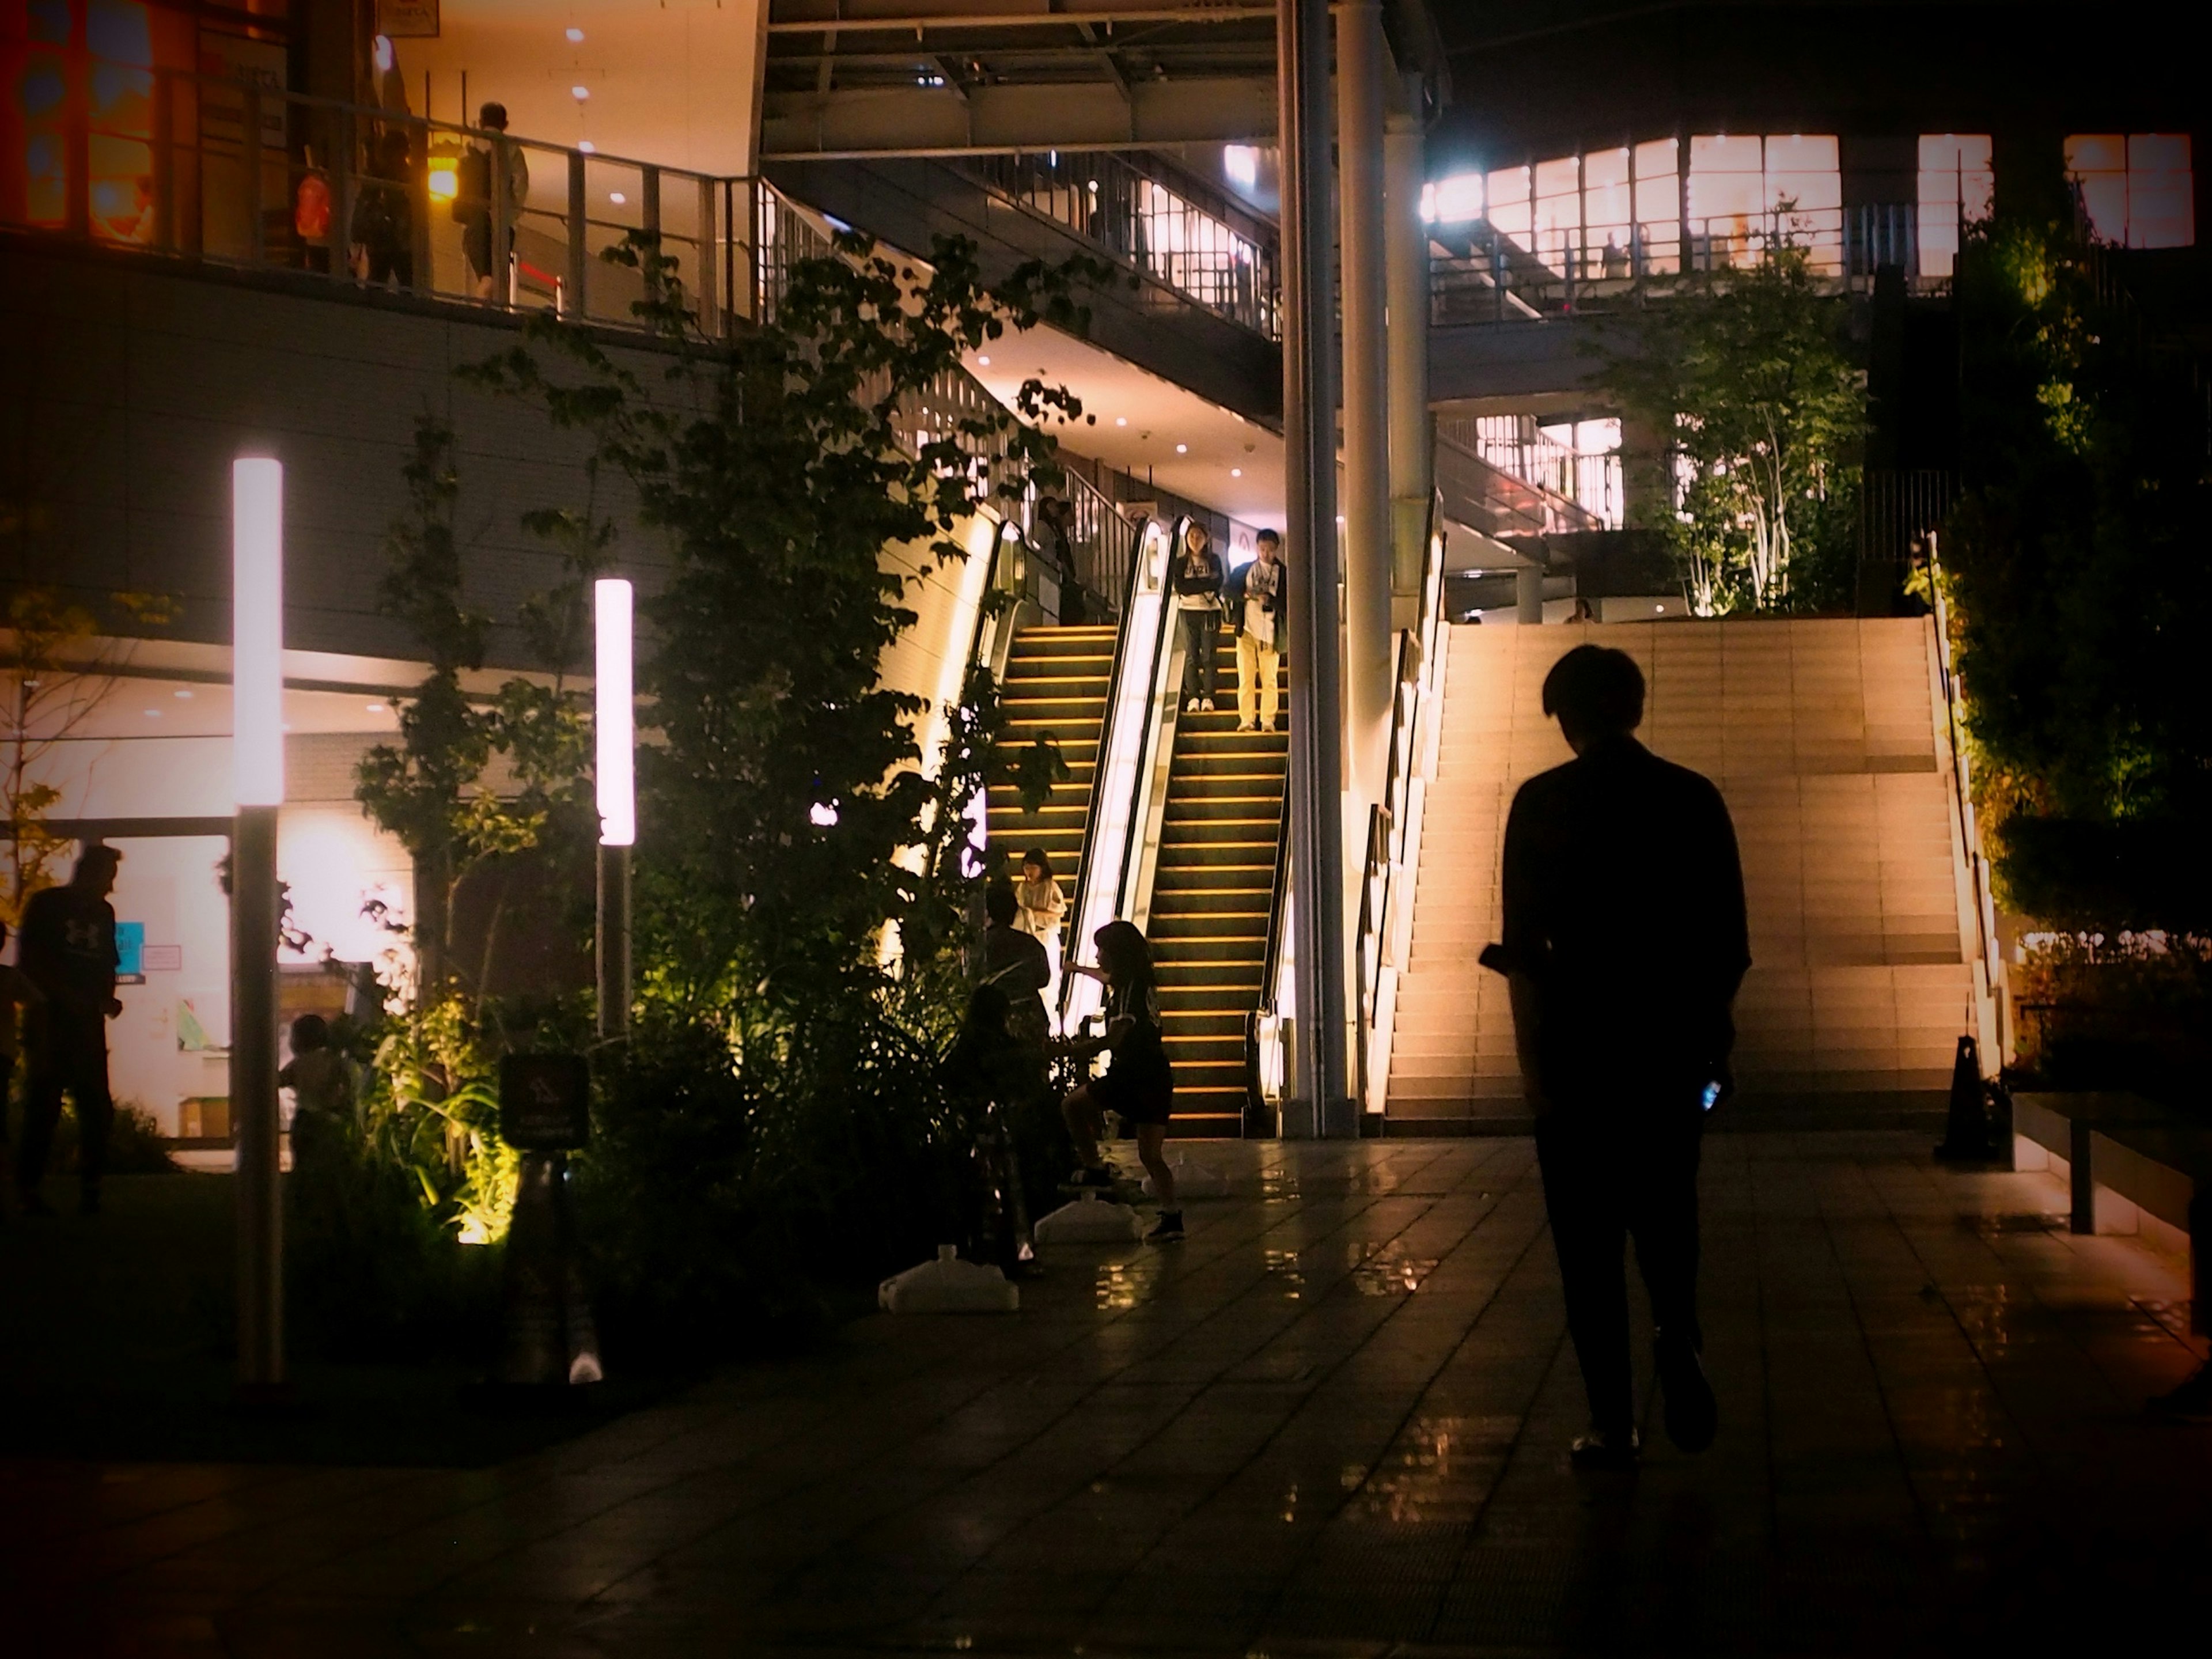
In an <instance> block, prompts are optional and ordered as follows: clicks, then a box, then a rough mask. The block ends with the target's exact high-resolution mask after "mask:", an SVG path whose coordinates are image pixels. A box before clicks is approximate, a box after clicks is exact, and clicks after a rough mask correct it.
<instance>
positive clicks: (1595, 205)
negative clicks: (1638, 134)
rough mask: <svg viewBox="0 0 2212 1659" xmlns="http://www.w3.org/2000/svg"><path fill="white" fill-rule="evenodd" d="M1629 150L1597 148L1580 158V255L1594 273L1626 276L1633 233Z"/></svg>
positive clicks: (1595, 274) (1592, 273) (1590, 272)
mask: <svg viewBox="0 0 2212 1659" xmlns="http://www.w3.org/2000/svg"><path fill="white" fill-rule="evenodd" d="M1631 217H1632V216H1631V214H1630V212H1629V203H1628V151H1627V150H1626V149H1625V148H1624V149H1596V150H1592V151H1591V152H1590V153H1589V155H1585V156H1583V257H1584V258H1586V259H1587V260H1588V261H1589V275H1591V276H1627V275H1628V274H1629V270H1628V245H1629V242H1630V240H1631V239H1632V225H1631V224H1630V219H1631Z"/></svg>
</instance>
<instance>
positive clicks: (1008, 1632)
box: [0, 1133, 2212, 1659]
mask: <svg viewBox="0 0 2212 1659" xmlns="http://www.w3.org/2000/svg"><path fill="white" fill-rule="evenodd" d="M1201 1155H1202V1156H1203V1157H1204V1158H1206V1159H1207V1160H1210V1161H1212V1163H1214V1164H1216V1165H1218V1167H1219V1168H1221V1169H1222V1170H1225V1172H1226V1173H1227V1175H1228V1177H1229V1182H1228V1184H1229V1192H1230V1195H1229V1196H1227V1197H1225V1198H1222V1199H1217V1200H1210V1201H1204V1202H1193V1203H1192V1204H1191V1205H1190V1207H1189V1210H1188V1218H1189V1225H1190V1237H1189V1239H1188V1243H1183V1244H1181V1245H1177V1246H1174V1247H1171V1248H1170V1249H1145V1248H1144V1247H1142V1246H1136V1245H1130V1246H1125V1247H1122V1248H1119V1249H1113V1248H1107V1247H1096V1248H1073V1247H1068V1248H1064V1249H1060V1250H1056V1251H1054V1252H1053V1253H1052V1254H1051V1255H1049V1256H1048V1276H1047V1277H1045V1278H1044V1279H1040V1280H1036V1281H1034V1282H1032V1283H1030V1284H1027V1285H1024V1286H1023V1290H1022V1303H1023V1305H1022V1309H1021V1311H1020V1312H1019V1313H1018V1314H1015V1315H1012V1316H1000V1317H992V1316H969V1317H935V1318H933V1317H928V1316H870V1317H867V1318H864V1319H861V1320H860V1321H858V1322H855V1323H854V1324H851V1325H849V1326H848V1327H846V1328H844V1330H843V1331H842V1332H841V1333H840V1334H838V1335H837V1336H836V1338H835V1339H834V1340H831V1341H829V1343H827V1344H826V1345H825V1346H823V1348H822V1349H821V1350H820V1351H818V1352H813V1353H811V1354H806V1355H803V1356H799V1357H794V1358H787V1359H786V1360H783V1361H781V1362H780V1363H766V1362H763V1363H756V1364H745V1365H741V1366H738V1367H736V1368H733V1369H732V1370H728V1371H726V1372H725V1373H723V1374H722V1375H721V1376H718V1377H717V1378H715V1379H714V1380H713V1381H711V1382H709V1383H705V1384H702V1386H700V1387H698V1388H696V1389H693V1390H691V1391H690V1392H689V1393H686V1394H684V1395H682V1396H680V1397H678V1398H676V1399H674V1400H672V1401H669V1402H668V1403H666V1404H664V1405H661V1406H659V1407H653V1408H651V1409H648V1410H645V1411H642V1412H640V1413H636V1414H635V1415H633V1416H630V1417H628V1418H625V1419H621V1420H619V1421H617V1422H615V1423H613V1424H611V1425H608V1426H606V1427H605V1428H602V1429H600V1430H599V1431H596V1432H593V1433H591V1434H587V1435H586V1436H584V1437H581V1438H580V1439H577V1440H574V1441H573V1442H571V1443H568V1444H565V1445H561V1446H557V1447H555V1448H553V1449H550V1450H546V1451H544V1452H540V1453H538V1454H535V1455H529V1456H526V1457H522V1458H520V1459H517V1460H515V1461H513V1462H507V1463H504V1464H502V1465H501V1466H499V1467H496V1468H483V1469H475V1470H456V1469H440V1468H297V1467H288V1466H286V1465H283V1464H281V1463H277V1464H261V1465H258V1466H239V1465H218V1464H207V1463H170V1464H159V1463H129V1464H125V1463H98V1462H59V1461H52V1460H51V1458H42V1459H40V1461H36V1462H28V1461H25V1462H0V1498H4V1501H0V1539H4V1541H5V1543H6V1553H5V1560H6V1562H7V1566H6V1569H5V1570H4V1577H0V1582H4V1583H7V1585H8V1586H9V1589H8V1595H9V1613H8V1617H9V1641H10V1644H11V1646H10V1649H9V1650H10V1651H11V1652H21V1653H24V1654H27V1655H28V1654H70V1655H73V1656H80V1659H92V1656H99V1655H106V1654H122V1653H149V1652H159V1653H162V1654H165V1655H179V1656H191V1655H201V1654H205V1655H210V1656H213V1655H217V1654H222V1655H239V1654H276V1653H303V1652H315V1653H343V1654H347V1655H357V1656H364V1659H366V1656H378V1655H384V1654H392V1655H399V1654H420V1653H424V1652H434V1653H437V1652H470V1653H478V1652H480V1653H486V1654H495V1653H496V1654H508V1653H547V1654H562V1655H575V1656H587V1655H616V1654H619V1655H623V1656H624V1659H640V1656H655V1655H664V1654H666V1655H674V1654H693V1653H700V1652H707V1651H726V1650H738V1649H742V1650H745V1651H749V1652H786V1651H790V1652H802V1651H803V1652H810V1653H828V1652H833V1651H834V1652H854V1651H866V1652H871V1653H904V1652H916V1651H933V1652H934V1651H945V1650H959V1651H963V1652H971V1653H975V1654H983V1655H990V1654H1005V1655H1010V1654H1015V1653H1040V1652H1059V1653H1066V1652H1070V1651H1090V1652H1094V1653H1096V1652H1122V1653H1128V1652H1144V1653H1168V1652H1172V1653H1176V1654H1188V1655H1213V1654H1218V1655H1224V1656H1227V1655H1246V1654H1250V1653H1254V1652H1261V1651H1266V1652H1277V1653H1280V1652H1285V1651H1294V1652H1297V1653H1304V1654H1312V1655H1318V1656H1331V1655H1342V1656H1352V1655H1355V1654H1373V1653H1377V1652H1380V1651H1383V1650H1385V1649H1386V1648H1388V1649H1389V1650H1390V1651H1393V1652H1407V1653H1424V1654H1443V1653H1459V1654H1474V1653H1482V1654H1497V1653H1505V1652H1512V1653H1517V1654H1549V1653H1562V1652H1576V1653H1645V1652H1661V1651H1664V1652H1674V1653H1692V1654H1701V1655H1703V1654H1736V1653H1745V1654H1749V1653H1792V1654H1802V1653H1852V1654H1865V1653H1897V1654H1931V1655H1932V1654H1955V1653H1962V1652H1989V1653H1996V1652H2018V1653H2023V1654H2026V1653H2049V1652H2054V1651H2062V1650H2066V1649H2068V1648H2069V1647H2073V1646H2076V1645H2081V1644H2086V1643H2087V1641H2088V1640H2089V1639H2090V1638H2096V1639H2097V1640H2099V1641H2100V1642H2101V1643H2104V1644H2109V1643H2110V1642H2111V1640H2112V1638H2113V1637H2115V1636H2116V1635H2123V1636H2124V1633H2125V1632H2128V1631H2129V1630H2130V1627H2131V1626H2132V1627H2134V1628H2136V1629H2148V1628H2149V1627H2150V1626H2151V1625H2152V1624H2153V1623H2154V1622H2157V1623H2159V1624H2160V1626H2162V1620H2160V1618H2159V1616H2158V1615H2156V1614H2155V1613H2154V1609H2155V1608H2156V1607H2161V1606H2163V1607H2169V1608H2178V1609H2181V1610H2182V1616H2183V1617H2184V1618H2186V1617H2187V1616H2188V1614H2187V1612H2186V1610H2187V1609H2188V1608H2190V1607H2194V1606H2197V1605H2199V1604H2200V1602H2201V1601H2202V1598H2203V1594H2204V1591H2205V1590H2206V1589H2207V1588H2208V1584H2212V1566H2208V1564H2207V1560H2206V1558H2205V1555H2204V1552H2203V1539H2204V1537H2205V1535H2206V1531H2207V1528H2208V1527H2212V1428H2203V1427H2196V1428H2191V1427H2177V1426H2171V1425H2159V1424H2155V1423H2153V1422H2150V1421H2148V1420H2146V1419H2145V1418H2144V1417H2143V1416H2142V1414H2141V1413H2140V1408H2141V1407H2142V1402H2143V1401H2144V1400H2145V1398H2146V1397H2147V1396H2148V1395H2152V1394H2154V1393H2156V1392H2160V1391H2162V1390H2164V1389H2168V1388H2170V1387H2172V1385H2173V1384H2174V1383H2177V1382H2178V1381H2179V1379H2180V1378H2181V1377H2182V1376H2185V1375H2186V1374H2187V1372H2188V1371H2189V1370H2191V1367H2192V1366H2193V1365H2194V1364H2196V1362H2197V1352H2195V1350H2194V1348H2193V1347H2192V1345H2191V1343H2190V1342H2189V1341H2188V1340H2185V1339H2184V1338H2183V1337H2182V1336H2180V1335H2179V1334H2177V1330H2178V1325H2177V1321H2178V1318H2179V1314H2178V1310H2177V1304H2178V1302H2179V1298H2180V1297H2182V1296H2183V1295H2184V1294H2185V1291H2184V1289H2183V1286H2182V1281H2181V1275H2180V1273H2179V1271H2178V1268H2177V1267H2176V1266H2175V1264H2173V1263H2172V1261H2170V1260H2169V1259H2167V1258H2164V1257H2160V1256H2159V1255H2154V1254H2153V1253H2152V1252H2150V1251H2148V1250H2146V1249H2144V1248H2143V1247H2142V1244H2141V1243H2137V1242H2136V1241H2132V1240H2124V1239H2118V1238H2109V1237H2087V1236H2080V1235H2073V1234H2069V1232H2068V1231H2066V1224H2065V1219H2064V1212H2065V1208H2066V1203H2067V1198H2066V1192H2065V1189H2064V1188H2063V1185H2062V1184H2061V1183H2060V1182H2057V1181H2056V1180H2054V1179H2052V1178H2051V1177H2050V1176H2047V1175H2008V1174H1975V1173H1966V1172H1960V1171H1953V1170H1946V1169H1944V1168H1942V1167H1941V1166H1938V1165H1936V1164H1932V1163H1931V1162H1930V1160H1929V1158H1928V1149H1927V1143H1926V1141H1925V1139H1921V1138H1917V1137H1912V1138H1908V1137H1905V1136H1899V1135H1893V1134H1844V1133H1827V1134H1816V1135H1788V1134H1778V1133H1747V1134H1722V1133H1717V1134H1714V1135H1712V1136H1711V1137H1710V1138H1709V1139H1708V1140H1707V1142H1706V1146H1705V1170H1704V1178H1703V1188H1704V1199H1705V1261H1706V1268H1705V1326H1706V1332H1707V1338H1706V1355H1707V1359H1708V1363H1709V1364H1710V1366H1711V1370H1712V1373H1713V1377H1714V1382H1715V1385H1716V1388H1717V1393H1718V1395H1719V1399H1720V1405H1721V1432H1720V1438H1719V1440H1718V1442H1717V1443H1716V1445H1715V1446H1714V1447H1713V1449H1711V1451H1709V1452H1707V1453H1706V1454H1705V1455H1703V1456H1701V1457H1696V1458H1691V1457H1686V1456H1683V1455H1680V1454H1679V1453H1677V1452H1675V1451H1674V1450H1673V1449H1672V1448H1671V1447H1669V1446H1668V1444H1667V1443H1666V1441H1665V1437H1664V1436H1663V1434H1662V1432H1661V1431H1660V1425H1659V1424H1658V1421H1657V1420H1656V1413H1652V1414H1651V1417H1650V1420H1649V1422H1648V1423H1647V1435H1648V1438H1647V1441H1646V1455H1645V1459H1644V1468H1643V1471H1642V1473H1641V1474H1640V1476H1638V1477H1618V1476H1613V1477H1587V1476H1585V1477H1577V1476H1576V1475H1574V1474H1571V1473H1570V1471H1569V1469H1568V1467H1567V1459H1566V1445H1567V1441H1568V1439H1569V1437H1570V1436H1571V1435H1572V1434H1574V1433H1576V1432H1578V1431H1580V1429H1581V1427H1582V1422H1583V1400H1582V1389H1581V1385H1580V1383H1579V1380H1578V1378H1577V1372H1576V1369H1575V1361H1574V1358H1573V1353H1572V1350H1571V1346H1569V1344H1568V1342H1567V1340H1566V1335H1565V1318H1564V1315H1563V1313H1562V1310H1561V1304H1560V1301H1559V1277H1558V1273H1557V1269H1556V1267H1555V1265H1554V1261H1553V1250H1552V1246H1551V1242H1550V1240H1549V1239H1548V1238H1547V1237H1546V1233H1547V1227H1546V1223H1545V1210H1544V1203H1543V1198H1542V1194H1541V1188H1540V1187H1539V1185H1538V1182H1537V1176H1536V1171H1535V1167H1534V1156H1533V1153H1532V1150H1531V1148H1530V1146H1529V1144H1528V1142H1527V1141H1526V1140H1522V1139H1494V1140H1486V1141H1458V1142H1438V1141H1425V1142H1376V1141H1370V1142H1364V1143H1357V1144H1351V1145H1343V1144H1339V1145H1331V1146H1314V1145H1304V1146H1299V1145H1280V1144H1277V1145H1260V1144H1247V1145H1243V1146H1214V1147H1207V1148H1206V1149H1204V1151H1203V1153H1202V1154H1201ZM158 1179H159V1180H161V1181H166V1182H177V1181H179V1180H194V1181H197V1180H211V1179H213V1178H212V1177H180V1176H167V1177H161V1178H158ZM154 1180H155V1178H148V1181H147V1182H145V1183H142V1184H149V1185H150V1184H152V1183H153V1182H154ZM112 1186H113V1187H114V1188H116V1189H117V1191H116V1197H117V1200H118V1202H117V1210H118V1213H117V1215H115V1216H113V1217H110V1218H104V1220H103V1221H102V1222H101V1223H99V1224H81V1223H75V1222H60V1223H53V1224H49V1225H50V1227H52V1228H59V1229H61V1230H62V1231H58V1232H57V1231H45V1232H42V1233H40V1234H38V1235H36V1236H35V1237H34V1236H33V1235H29V1234H25V1235H24V1236H23V1241H22V1242H21V1243H19V1244H18V1245H17V1246H15V1247H14V1248H16V1249H30V1248H32V1245H33V1243H35V1244H36V1246H37V1248H38V1249H39V1250H40V1252H42V1253H43V1254H42V1255H41V1256H40V1258H38V1259H34V1260H31V1261H28V1262H27V1267H26V1271H25V1272H22V1273H17V1274H15V1275H14V1276H13V1277H12V1278H11V1280H10V1285H12V1286H14V1287H15V1288H13V1289H10V1290H9V1291H5V1292H4V1294H6V1295H8V1296H10V1297H19V1296H21V1295H22V1294H23V1293H24V1287H25V1286H27V1285H31V1284H33V1283H34V1282H36V1279H37V1277H38V1275H39V1273H41V1272H43V1271H44V1269H43V1268H42V1267H40V1261H44V1260H45V1259H46V1258H47V1257H50V1256H51V1255H53V1254H55V1253H58V1252H61V1251H64V1250H65V1249H71V1248H76V1246H74V1245H73V1244H72V1243H71V1233H72V1230H74V1229H76V1228H78V1227H80V1226H82V1225H108V1224H109V1223H110V1222H112V1221H119V1220H126V1219H127V1216H125V1215H124V1214H123V1213H122V1210H123V1207H124V1206H127V1205H128V1204H129V1203H130V1202H131V1178H125V1180H123V1181H120V1182H113V1183H112ZM1639 1352H1648V1350H1646V1349H1644V1348H1643V1347H1642V1346H1641V1345H1639ZM21 1364H22V1357H21V1355H20V1354H12V1353H11V1354H0V1367H9V1368H17V1367H20V1366H21ZM111 1381H112V1383H113V1384H114V1386H115V1389H117V1390H118V1392H116V1393H115V1394H113V1395H112V1398H111V1403H110V1406H109V1409H110V1410H111V1411H113V1412H118V1413H130V1412H131V1411H133V1410H134V1409H136V1408H135V1407H133V1405H132V1401H133V1400H134V1399H135V1398H136V1397H137V1395H135V1394H134V1393H133V1392H132V1391H133V1390H137V1391H140V1392H143V1391H145V1390H149V1389H157V1388H162V1387H165V1386H167V1384H165V1383H163V1382H162V1380H161V1379H160V1378H158V1377H156V1376H152V1375H147V1376H120V1377H116V1378H112V1379H111ZM1648 1381H1649V1379H1648V1375H1647V1376H1645V1377H1644V1382H1645V1383H1648ZM163 1403H164V1405H165V1407H166V1406H167V1405H168V1404H169V1402H168V1401H164V1402H163ZM72 1409H74V1408H72ZM209 1409H210V1410H220V1409H221V1407H209ZM60 1426H61V1425H60V1422H59V1419H53V1420H52V1421H51V1422H49V1423H46V1424H44V1425H42V1421H41V1415H40V1407H39V1402H38V1401H37V1400H36V1399H29V1400H19V1401H16V1402H15V1409H14V1411H13V1412H12V1413H11V1415H10V1419H9V1429H8V1431H7V1440H8V1443H9V1449H10V1450H11V1451H13V1452H14V1453H15V1454H16V1455H19V1456H20V1455H21V1453H22V1452H24V1451H25V1450H27V1449H31V1448H33V1447H40V1446H44V1447H51V1446H52V1437H53V1435H54V1434H55V1432H56V1431H57V1430H58V1428H59V1427H60ZM42 1432H43V1434H44V1435H45V1438H43V1439H42V1438H41V1435H42ZM2137 1620H2142V1624H2140V1625H2137V1624H2136V1621H2137ZM1393 1644H1409V1645H1407V1646H1405V1647H1397V1646H1394V1645H1393ZM2084 1650H2086V1647H2085V1649H2084Z"/></svg>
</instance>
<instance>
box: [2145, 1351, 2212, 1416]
mask: <svg viewBox="0 0 2212 1659" xmlns="http://www.w3.org/2000/svg"><path fill="white" fill-rule="evenodd" d="M2143 1409H2144V1410H2145V1411H2147V1412H2148V1413H2150V1414H2151V1415H2152V1416H2153V1417H2162V1418H2164V1419H2166V1421H2167V1422H2169V1423H2212V1360H2208V1361H2207V1362H2206V1363H2205V1364H2202V1365H2199V1366H2198V1367H2197V1371H2196V1374H2195V1375H2194V1376H2191V1377H2190V1378H2189V1379H2188V1381H2186V1382H2185V1383H2182V1385H2181V1386H2180V1387H2179V1388H2178V1389H2168V1390H2167V1391H2166V1393H2164V1394H2161V1395H2156V1396H2154V1398H2153V1399H2152V1400H2151V1401H2150V1402H2149V1403H2148V1405H2146V1406H2145V1407H2143Z"/></svg>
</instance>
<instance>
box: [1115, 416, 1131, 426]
mask: <svg viewBox="0 0 2212 1659" xmlns="http://www.w3.org/2000/svg"><path fill="white" fill-rule="evenodd" d="M1114 424H1115V426H1127V425H1128V424H1129V417H1128V416H1127V415H1116V416H1115V417H1114Z"/></svg>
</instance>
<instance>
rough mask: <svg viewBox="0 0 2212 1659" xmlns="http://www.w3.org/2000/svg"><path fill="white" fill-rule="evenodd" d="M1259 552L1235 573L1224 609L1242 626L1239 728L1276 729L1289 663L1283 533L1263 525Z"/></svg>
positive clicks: (1227, 587) (1226, 587) (1235, 626)
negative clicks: (1286, 654)
mask: <svg viewBox="0 0 2212 1659" xmlns="http://www.w3.org/2000/svg"><path fill="white" fill-rule="evenodd" d="M1254 545H1255V548H1256V550H1257V556H1255V558H1254V559H1253V561H1252V562H1251V563H1249V564H1247V565H1240V566H1238V567H1237V568H1236V569H1235V570H1232V571H1231V572H1230V574H1229V580H1228V581H1227V582H1226V583H1225V584H1224V585H1223V587H1222V593H1221V604H1222V609H1223V610H1225V611H1227V612H1228V615H1229V625H1230V626H1231V628H1233V629H1236V630H1237V730H1238V731H1240V732H1272V731H1273V730H1274V729H1275V715H1276V711H1277V709H1278V708H1279V701H1280V696H1281V694H1280V692H1279V690H1278V684H1277V683H1278V682H1279V680H1280V678H1281V677H1282V664H1283V643H1282V641H1283V583H1284V580H1285V579H1284V574H1283V538H1281V537H1280V536H1279V535H1277V534H1276V533H1275V532H1273V531H1272V530H1263V531H1261V532H1260V534H1259V536H1258V537H1257V538H1255V544H1254Z"/></svg>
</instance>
